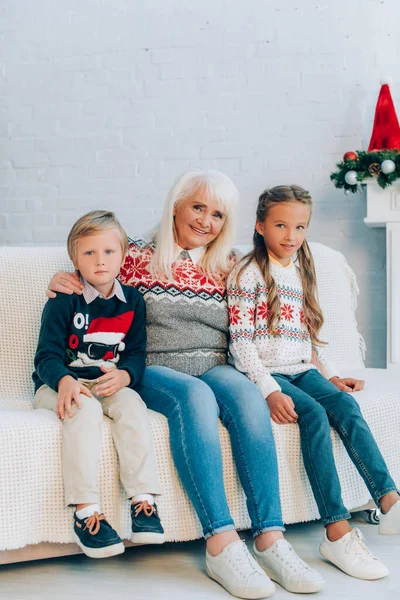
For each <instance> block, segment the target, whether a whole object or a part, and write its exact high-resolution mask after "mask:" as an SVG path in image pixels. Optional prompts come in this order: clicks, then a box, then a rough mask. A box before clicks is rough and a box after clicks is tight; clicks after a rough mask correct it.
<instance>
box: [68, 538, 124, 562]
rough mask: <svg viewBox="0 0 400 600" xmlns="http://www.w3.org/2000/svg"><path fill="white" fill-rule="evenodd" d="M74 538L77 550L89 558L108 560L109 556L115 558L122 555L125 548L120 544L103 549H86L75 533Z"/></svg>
mask: <svg viewBox="0 0 400 600" xmlns="http://www.w3.org/2000/svg"><path fill="white" fill-rule="evenodd" d="M74 536H75V542H76V543H77V544H78V546H79V548H81V549H82V550H83V552H84V553H85V554H86V556H89V558H110V557H111V556H117V555H118V554H123V553H124V552H125V546H124V544H123V543H122V542H119V543H118V544H113V545H112V546H105V547H104V548H88V547H87V546H84V545H83V544H82V542H81V541H80V539H79V538H78V536H77V535H76V533H74Z"/></svg>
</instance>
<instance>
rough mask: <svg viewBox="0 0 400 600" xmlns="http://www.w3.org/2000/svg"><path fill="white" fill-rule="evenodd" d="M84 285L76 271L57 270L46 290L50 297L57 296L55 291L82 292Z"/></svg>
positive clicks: (64, 292)
mask: <svg viewBox="0 0 400 600" xmlns="http://www.w3.org/2000/svg"><path fill="white" fill-rule="evenodd" d="M82 290H83V285H82V283H81V281H80V279H79V277H78V275H77V274H76V273H66V272H65V271H57V273H56V274H55V275H54V276H53V277H52V279H51V281H50V283H49V287H48V288H47V291H46V296H47V297H48V298H55V297H56V295H57V294H56V293H55V292H62V293H63V294H69V295H71V294H82Z"/></svg>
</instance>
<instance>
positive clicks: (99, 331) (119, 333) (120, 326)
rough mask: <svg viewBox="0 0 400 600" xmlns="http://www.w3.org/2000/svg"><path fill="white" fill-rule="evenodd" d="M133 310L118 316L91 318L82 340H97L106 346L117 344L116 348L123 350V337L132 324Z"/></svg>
mask: <svg viewBox="0 0 400 600" xmlns="http://www.w3.org/2000/svg"><path fill="white" fill-rule="evenodd" d="M133 315H134V311H133V310H131V311H129V312H126V313H123V314H122V315H118V317H112V318H109V319H108V318H107V317H99V318H98V319H93V321H92V322H91V323H90V325H89V328H88V330H87V333H85V335H84V336H83V341H84V342H86V343H89V342H98V343H100V344H105V345H107V346H113V345H115V344H119V346H118V350H123V349H124V348H125V344H124V343H123V341H122V340H123V339H124V337H125V336H126V334H127V333H128V331H129V328H130V326H131V325H132V321H133Z"/></svg>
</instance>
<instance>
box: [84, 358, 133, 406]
mask: <svg viewBox="0 0 400 600" xmlns="http://www.w3.org/2000/svg"><path fill="white" fill-rule="evenodd" d="M100 368H101V370H102V371H103V373H105V375H102V376H101V377H99V378H98V380H97V382H96V385H95V386H94V388H92V389H93V391H94V393H95V394H96V396H100V397H101V398H107V397H108V396H112V395H113V394H116V393H117V392H119V390H122V388H124V387H128V385H129V384H130V382H131V376H130V375H129V373H128V371H124V370H123V369H121V370H119V369H108V368H107V367H104V366H101V367H100Z"/></svg>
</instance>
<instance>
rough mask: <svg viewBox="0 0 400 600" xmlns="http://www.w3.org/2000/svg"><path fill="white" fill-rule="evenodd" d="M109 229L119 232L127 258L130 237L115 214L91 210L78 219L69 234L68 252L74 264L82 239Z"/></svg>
mask: <svg viewBox="0 0 400 600" xmlns="http://www.w3.org/2000/svg"><path fill="white" fill-rule="evenodd" d="M108 229H116V230H117V231H118V233H119V235H120V238H121V248H122V254H123V255H124V256H125V254H126V253H127V250H128V245H129V242H128V236H127V235H126V233H125V230H124V228H123V227H122V225H121V223H120V222H119V221H118V219H117V217H116V216H115V213H113V212H111V211H109V210H91V211H90V212H88V213H86V215H83V217H81V218H80V219H78V220H77V221H76V223H74V225H73V226H72V229H71V231H70V232H69V235H68V240H67V250H68V254H69V257H70V259H71V260H72V262H73V263H74V264H75V259H76V245H77V242H78V240H79V239H80V238H82V237H85V236H87V235H96V233H100V232H101V231H106V230H108Z"/></svg>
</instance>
